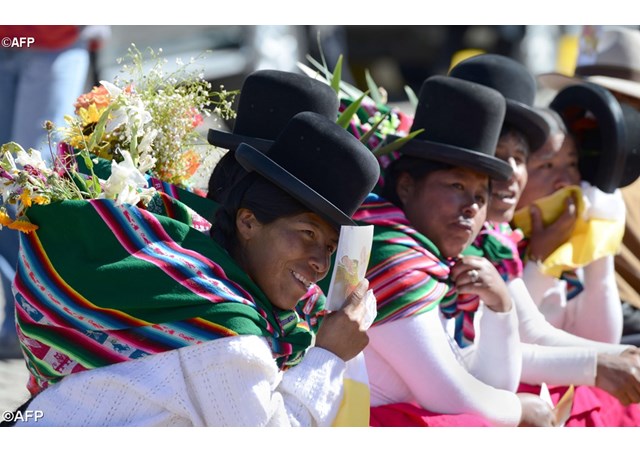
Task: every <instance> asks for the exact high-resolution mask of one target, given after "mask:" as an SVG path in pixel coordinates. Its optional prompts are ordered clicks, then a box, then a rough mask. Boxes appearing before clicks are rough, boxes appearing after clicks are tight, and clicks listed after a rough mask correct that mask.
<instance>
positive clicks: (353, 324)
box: [315, 279, 369, 362]
mask: <svg viewBox="0 0 640 453" xmlns="http://www.w3.org/2000/svg"><path fill="white" fill-rule="evenodd" d="M368 288H369V281H368V280H366V279H363V280H362V281H361V282H360V283H359V284H358V286H357V287H356V289H355V290H354V291H353V292H352V293H351V294H350V295H349V297H348V298H347V301H346V303H345V305H344V307H342V309H341V310H337V311H334V312H332V313H330V314H328V315H327V316H325V318H324V319H323V320H322V323H321V324H320V328H319V329H318V333H317V334H316V343H315V345H316V346H317V347H319V348H323V349H326V350H327V351H331V352H333V353H334V354H335V355H337V356H338V357H340V358H341V359H342V360H344V361H345V362H346V361H347V360H351V359H353V358H354V357H355V356H357V355H358V353H360V351H362V350H363V349H364V348H365V347H366V346H367V344H369V336H368V335H367V332H366V330H365V329H364V328H363V324H364V320H365V317H366V306H365V301H364V300H365V296H366V293H367V289H368Z"/></svg>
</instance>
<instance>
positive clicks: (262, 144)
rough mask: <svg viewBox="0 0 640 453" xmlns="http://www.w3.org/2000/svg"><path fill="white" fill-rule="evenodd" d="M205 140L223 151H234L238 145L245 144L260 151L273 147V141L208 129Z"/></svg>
mask: <svg viewBox="0 0 640 453" xmlns="http://www.w3.org/2000/svg"><path fill="white" fill-rule="evenodd" d="M207 140H208V141H209V143H210V144H211V145H214V146H219V147H220V148H224V149H236V148H237V147H238V146H239V145H240V143H247V144H248V145H251V146H253V147H254V148H256V149H258V150H260V151H269V148H271V145H273V140H266V139H264V138H256V137H248V136H244V135H238V134H234V133H231V132H225V131H219V130H216V129H209V133H208V134H207Z"/></svg>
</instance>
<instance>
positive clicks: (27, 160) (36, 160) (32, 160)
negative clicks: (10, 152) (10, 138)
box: [16, 148, 49, 172]
mask: <svg viewBox="0 0 640 453" xmlns="http://www.w3.org/2000/svg"><path fill="white" fill-rule="evenodd" d="M16 163H17V164H18V165H22V166H23V167H24V166H25V165H31V166H32V167H34V168H37V169H38V170H40V171H43V172H44V171H49V168H48V167H47V164H46V162H45V161H44V160H42V154H41V153H40V151H38V150H37V149H33V148H31V149H29V152H27V151H25V150H24V149H20V150H19V151H18V153H17V155H16Z"/></svg>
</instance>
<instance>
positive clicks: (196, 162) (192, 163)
mask: <svg viewBox="0 0 640 453" xmlns="http://www.w3.org/2000/svg"><path fill="white" fill-rule="evenodd" d="M182 159H184V166H185V173H186V177H185V179H189V178H190V177H192V176H193V175H194V174H195V173H196V171H197V170H198V167H199V166H200V156H199V155H198V153H197V152H195V151H194V150H192V149H190V150H189V151H186V152H185V153H184V154H183V155H182Z"/></svg>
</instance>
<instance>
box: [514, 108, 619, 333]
mask: <svg viewBox="0 0 640 453" xmlns="http://www.w3.org/2000/svg"><path fill="white" fill-rule="evenodd" d="M544 112H545V114H546V115H547V116H548V118H549V122H550V124H551V125H552V134H550V136H549V138H548V140H547V142H546V143H545V144H544V145H543V146H542V147H541V148H539V149H537V150H535V151H533V152H532V154H531V156H530V157H529V160H528V161H527V172H528V182H527V185H526V186H525V188H524V190H523V192H522V196H521V197H520V200H519V201H518V204H517V207H518V209H523V208H526V207H531V222H532V231H531V237H530V238H525V241H522V243H521V244H520V247H521V248H522V249H523V250H524V255H525V259H526V260H527V263H526V266H525V268H524V276H523V279H524V282H525V284H526V285H527V288H528V289H529V292H530V293H531V297H532V298H533V300H534V302H535V303H536V305H537V306H538V308H539V309H540V311H541V312H542V314H543V315H544V316H545V318H546V319H547V321H549V322H550V323H551V324H552V325H554V326H555V327H558V328H560V329H563V330H565V331H567V332H569V333H572V334H574V335H577V336H580V337H584V338H589V339H591V340H595V341H601V342H606V343H619V342H620V338H621V336H622V308H621V304H620V296H619V294H618V289H617V285H616V281H615V271H614V263H613V260H614V257H613V255H608V256H604V257H602V258H599V259H597V260H595V261H593V262H591V263H590V264H588V265H586V266H584V267H583V268H578V269H576V270H575V271H573V272H565V273H564V274H563V277H562V279H556V278H554V277H552V276H549V275H545V274H544V273H542V272H541V270H540V269H539V267H538V266H537V265H536V263H537V262H539V261H544V260H545V259H546V258H547V257H548V256H549V255H550V254H551V253H552V252H554V250H556V249H557V248H558V247H559V246H560V245H562V244H564V243H565V242H567V240H568V239H569V238H570V237H571V233H572V231H573V228H574V226H575V224H576V219H577V206H576V202H577V200H574V199H573V198H572V197H568V198H567V199H566V201H565V209H564V211H563V213H562V214H561V215H560V216H559V217H558V218H557V219H556V220H555V221H554V222H553V223H551V224H549V225H543V222H542V214H541V212H540V210H539V209H538V207H537V206H536V205H534V202H535V201H537V200H539V199H541V198H543V197H546V196H549V195H551V194H553V193H554V192H556V191H558V190H560V189H563V188H565V187H568V186H580V183H581V175H580V170H579V168H578V165H579V156H578V150H577V147H576V143H575V140H574V138H573V137H572V136H571V135H570V134H569V133H568V132H567V129H566V127H565V125H564V123H563V121H562V119H561V118H560V117H559V116H558V114H557V113H556V112H555V111H553V110H545V111H544ZM620 205H622V200H620ZM596 319H597V320H598V322H594V320H596Z"/></svg>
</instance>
